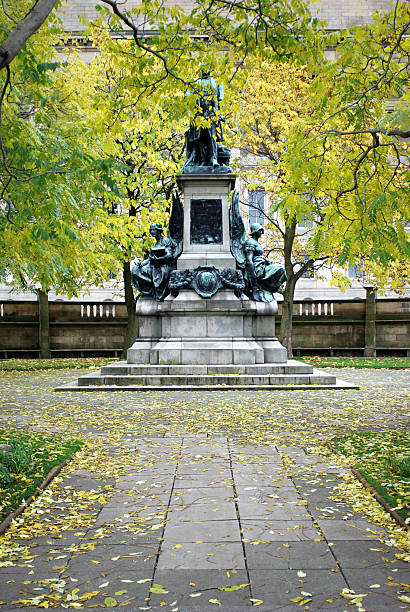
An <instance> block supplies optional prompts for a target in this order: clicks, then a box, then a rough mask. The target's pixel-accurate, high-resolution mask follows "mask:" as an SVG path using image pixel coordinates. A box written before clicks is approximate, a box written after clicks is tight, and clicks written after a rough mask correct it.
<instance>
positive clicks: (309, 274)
mask: <svg viewBox="0 0 410 612" xmlns="http://www.w3.org/2000/svg"><path fill="white" fill-rule="evenodd" d="M309 259H310V257H309V255H303V263H306V262H307V261H309ZM301 278H315V271H314V269H313V264H312V267H311V268H308V269H307V270H305V272H304V273H303V274H302V276H301Z"/></svg>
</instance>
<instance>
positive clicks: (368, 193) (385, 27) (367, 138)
mask: <svg viewBox="0 0 410 612" xmlns="http://www.w3.org/2000/svg"><path fill="white" fill-rule="evenodd" d="M405 17H406V15H405V11H404V10H403V7H400V6H396V9H395V10H394V11H393V12H392V13H391V14H389V15H385V14H384V15H378V16H376V17H375V18H374V20H373V22H372V23H371V24H370V25H369V26H358V27H357V28H354V29H353V30H354V31H353V34H352V35H351V33H348V32H344V33H343V34H340V35H339V37H338V40H339V41H340V40H342V41H347V42H343V43H342V44H341V47H340V55H339V57H338V59H337V60H336V61H334V62H323V63H322V64H321V65H318V66H317V68H316V74H315V77H314V78H312V77H311V76H310V73H309V71H308V70H307V69H303V68H297V67H292V66H289V65H276V66H274V65H272V63H271V62H268V61H267V60H263V58H261V59H260V60H259V61H258V62H257V65H256V68H255V69H254V72H253V74H252V77H251V79H250V80H249V86H248V88H247V89H246V90H245V91H244V93H243V94H242V97H243V102H244V106H243V107H242V109H241V117H240V125H241V131H240V133H239V134H238V137H237V138H238V142H239V144H241V143H242V146H243V147H244V149H245V151H246V152H247V153H248V154H251V155H253V156H256V160H258V161H257V163H256V165H255V167H254V168H253V169H249V168H248V169H247V171H246V172H245V177H246V180H247V182H248V183H249V187H250V188H251V189H257V188H259V189H260V188H263V189H265V190H266V191H267V192H269V193H270V196H271V200H272V206H271V208H270V211H269V214H268V220H269V222H270V227H271V228H272V229H273V230H274V238H275V237H276V238H277V237H280V239H281V241H282V249H283V256H284V259H285V268H286V272H287V275H288V282H287V285H286V288H285V291H284V304H283V316H282V321H281V339H282V341H283V342H284V344H285V346H286V347H287V349H288V351H289V354H291V350H292V348H291V347H292V344H291V331H292V311H293V295H294V288H295V284H296V282H297V280H298V279H299V278H300V277H301V276H302V275H303V274H304V273H305V272H306V271H307V270H308V269H309V268H311V267H312V266H313V265H314V264H315V262H317V261H320V262H322V263H323V262H324V261H327V260H329V261H330V259H332V261H333V263H337V264H339V265H345V264H346V262H350V263H355V262H361V261H363V260H365V261H366V269H367V271H368V276H369V278H370V277H371V278H372V279H373V282H376V283H377V284H378V285H379V286H380V285H383V284H386V283H390V284H393V286H397V285H398V281H399V279H398V275H399V274H401V276H402V278H403V276H404V278H408V270H407V272H404V270H403V268H405V267H406V263H405V262H406V260H407V262H408V254H409V244H408V240H407V236H406V232H405V224H406V220H407V219H408V217H409V212H410V211H409V197H408V195H409V193H408V184H407V183H406V182H405V179H404V166H405V164H406V163H407V161H406V159H407V157H406V144H405V142H403V141H400V140H399V137H402V138H403V137H405V136H406V135H407V132H406V130H405V128H404V127H402V126H404V125H406V124H405V123H404V121H405V117H407V116H408V110H405V109H404V106H405V102H406V97H408V94H407V93H406V92H405V90H404V88H403V85H404V78H403V67H404V66H403V64H402V63H401V62H402V58H398V59H394V57H393V55H394V53H396V52H398V50H399V49H401V47H402V46H403V44H404V43H403V32H406V31H407V29H408V23H407V22H405ZM376 32H377V33H378V35H379V36H380V40H378V39H377V37H376V36H375V33H376ZM375 40H376V42H374V41H375ZM376 52H377V53H378V54H379V55H376ZM405 52H406V49H404V53H405ZM367 64H369V65H373V79H375V77H376V74H378V73H379V72H380V70H381V68H382V67H383V69H384V73H383V74H379V77H380V78H379V80H378V83H377V86H375V87H373V85H371V84H370V85H369V82H368V81H367V80H366V79H368V75H367V72H366V70H363V67H364V66H366V65H367ZM363 75H365V76H363ZM363 79H364V82H362V81H363ZM370 83H371V82H370ZM366 84H367V89H365V86H366ZM399 95H400V96H401V97H400V100H399V103H398V105H397V108H396V110H394V111H393V113H391V114H390V115H387V113H386V102H387V101H388V99H389V98H391V97H393V96H394V97H396V98H398V97H399ZM362 99H363V100H365V101H366V104H364V105H363V104H362ZM341 101H342V102H343V101H345V105H344V106H343V107H341ZM356 102H357V103H356ZM370 122H372V124H373V126H374V127H372V128H367V127H366V125H369V123H370ZM346 186H348V187H346ZM306 220H308V224H306V223H304V228H305V229H304V230H303V232H302V233H303V234H304V235H303V239H302V240H300V238H301V236H298V231H297V227H298V224H299V225H300V223H301V222H302V221H303V222H304V221H306ZM307 225H310V227H306V226H307ZM299 234H300V232H299ZM300 255H303V256H304V257H303V260H301V259H300ZM399 271H400V272H399ZM334 279H335V281H337V282H338V283H341V282H342V283H343V282H344V283H345V280H346V279H344V278H343V277H342V276H341V275H340V274H339V275H337V274H335V275H334Z"/></svg>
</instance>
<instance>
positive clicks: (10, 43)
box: [0, 0, 57, 70]
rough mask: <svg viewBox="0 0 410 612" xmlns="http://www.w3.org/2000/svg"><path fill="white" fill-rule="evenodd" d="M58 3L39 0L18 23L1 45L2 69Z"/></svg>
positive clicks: (55, 0) (0, 62)
mask: <svg viewBox="0 0 410 612" xmlns="http://www.w3.org/2000/svg"><path fill="white" fill-rule="evenodd" d="M56 4H57V0H37V2H35V3H34V5H33V7H32V9H31V10H30V11H29V12H28V13H27V15H26V16H25V17H24V18H23V19H22V20H21V21H19V22H18V23H17V25H16V27H15V28H14V30H12V31H11V32H10V34H9V35H8V37H7V38H6V40H4V41H3V42H2V44H1V45H0V70H1V69H2V68H5V67H6V66H8V65H9V64H10V62H12V61H13V59H14V58H15V57H16V55H18V53H19V52H20V51H21V49H22V48H23V47H24V45H25V43H26V41H27V40H28V39H29V38H30V36H32V35H33V34H34V33H35V32H36V31H37V30H38V29H39V28H40V27H41V26H42V24H43V23H44V22H45V20H46V19H47V17H48V16H49V14H50V13H51V11H52V10H53V8H54V7H55V5H56Z"/></svg>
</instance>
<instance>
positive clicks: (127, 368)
mask: <svg viewBox="0 0 410 612" xmlns="http://www.w3.org/2000/svg"><path fill="white" fill-rule="evenodd" d="M312 373H313V366H311V365H308V364H304V363H301V362H299V361H293V360H290V361H288V362H287V363H285V364H269V363H268V364H249V365H189V366H187V365H149V364H128V363H127V362H126V361H122V362H121V361H120V362H118V363H113V364H110V365H106V366H103V367H102V368H101V374H102V375H103V376H130V375H137V376H141V375H146V376H158V375H159V376H164V375H178V376H180V375H186V374H188V375H189V374H195V375H197V376H198V375H200V376H202V375H206V374H212V375H215V374H248V375H252V376H253V375H272V374H277V375H280V374H312Z"/></svg>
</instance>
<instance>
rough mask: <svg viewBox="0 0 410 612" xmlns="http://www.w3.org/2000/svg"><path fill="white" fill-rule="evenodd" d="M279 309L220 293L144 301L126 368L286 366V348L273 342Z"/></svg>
mask: <svg viewBox="0 0 410 612" xmlns="http://www.w3.org/2000/svg"><path fill="white" fill-rule="evenodd" d="M276 313H277V304H276V303H275V302H272V303H270V304H264V303H261V302H254V301H253V300H249V299H248V298H246V297H244V298H242V299H239V298H237V297H236V296H235V295H234V293H233V292H232V291H229V290H228V291H227V290H223V291H218V292H217V293H216V294H215V295H214V296H213V297H212V298H210V299H203V298H201V297H199V296H198V295H197V294H196V293H195V292H194V291H189V290H188V291H182V292H181V293H180V294H179V295H178V297H175V298H173V297H172V296H168V298H167V299H166V300H165V301H164V302H162V303H158V302H155V301H154V300H140V301H139V302H138V303H137V314H138V317H139V321H140V329H139V337H138V338H137V339H136V341H135V343H134V344H133V345H132V347H131V348H130V349H128V356H127V362H128V363H147V364H148V363H149V364H152V365H201V364H210V365H234V364H264V363H285V362H286V359H287V352H286V349H285V348H284V347H283V346H282V345H281V344H280V343H279V342H278V340H277V338H276V337H275V314H276Z"/></svg>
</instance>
